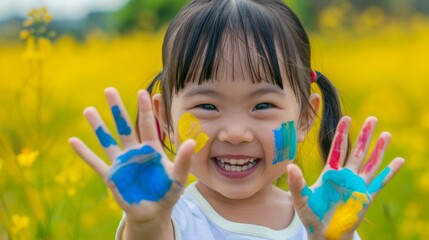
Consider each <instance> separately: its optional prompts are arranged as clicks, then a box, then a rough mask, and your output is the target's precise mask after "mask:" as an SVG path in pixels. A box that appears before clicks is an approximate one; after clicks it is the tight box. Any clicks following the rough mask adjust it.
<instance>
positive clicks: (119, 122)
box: [112, 105, 131, 136]
mask: <svg viewBox="0 0 429 240" xmlns="http://www.w3.org/2000/svg"><path fill="white" fill-rule="evenodd" d="M112 113H113V118H114V119H115V123H116V126H117V128H118V132H119V134H121V135H126V136H128V135H130V134H131V127H130V126H129V125H128V123H127V121H126V120H125V118H123V117H122V114H121V109H120V108H119V106H117V105H115V106H113V107H112Z"/></svg>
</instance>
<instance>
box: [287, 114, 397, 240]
mask: <svg viewBox="0 0 429 240" xmlns="http://www.w3.org/2000/svg"><path fill="white" fill-rule="evenodd" d="M376 121H377V120H376V119H375V118H374V117H369V118H368V119H367V120H366V121H365V123H364V126H363V128H362V130H361V132H360V135H359V139H358V141H357V143H356V145H355V147H354V149H353V151H352V153H351V154H350V156H348V159H347V161H345V160H346V157H347V156H346V155H347V142H348V133H349V129H350V122H351V119H350V118H349V117H343V118H342V119H341V120H340V122H339V124H338V127H337V130H336V133H335V137H334V140H333V143H332V146H331V150H330V154H329V157H328V161H327V164H326V165H325V167H324V169H323V171H322V173H321V174H320V177H319V178H318V180H317V181H316V183H315V184H314V185H313V186H311V187H308V186H307V185H306V183H305V180H304V178H303V176H302V173H301V170H300V169H299V168H298V167H297V166H296V165H293V164H291V165H290V166H288V174H289V177H288V182H289V188H290V191H291V195H292V201H293V204H294V206H295V209H296V211H297V213H298V215H299V216H300V218H301V220H302V222H303V223H304V225H305V226H306V227H307V231H308V233H309V239H352V238H353V234H354V231H355V230H356V228H357V227H358V226H359V224H360V222H361V221H362V219H363V216H364V215H365V213H366V211H367V209H368V206H369V205H370V204H371V202H372V201H373V200H374V198H375V196H376V195H377V193H378V192H379V191H380V190H381V188H382V187H383V186H384V185H385V184H387V183H388V182H389V181H390V179H391V178H392V177H393V176H394V175H395V174H396V172H397V171H398V170H399V169H400V167H401V166H402V164H403V163H404V160H403V159H402V158H395V159H394V160H393V161H391V162H390V164H389V165H388V166H387V167H386V168H385V169H384V170H383V171H382V172H381V173H379V174H378V175H377V176H376V177H375V178H373V177H374V175H375V174H376V172H377V170H378V168H379V167H380V165H381V163H382V159H383V155H384V152H385V149H386V147H387V144H388V142H389V140H390V138H391V135H390V134H389V133H388V132H383V133H382V134H381V135H380V136H379V138H378V140H377V144H376V147H375V149H374V150H373V152H372V154H371V155H370V157H369V159H368V161H366V163H365V165H364V160H365V157H366V155H367V152H368V148H369V143H370V139H371V137H372V134H373V132H374V127H375V124H376ZM345 162H346V163H345ZM344 163H345V164H344ZM362 166H363V167H362Z"/></svg>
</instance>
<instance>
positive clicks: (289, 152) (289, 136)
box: [273, 121, 298, 164]
mask: <svg viewBox="0 0 429 240" xmlns="http://www.w3.org/2000/svg"><path fill="white" fill-rule="evenodd" d="M273 135H274V160H273V164H277V163H279V162H283V161H284V160H294V158H295V155H296V148H297V142H298V140H297V137H296V129H295V123H294V121H288V122H285V123H282V124H281V125H280V127H278V128H276V129H274V130H273Z"/></svg>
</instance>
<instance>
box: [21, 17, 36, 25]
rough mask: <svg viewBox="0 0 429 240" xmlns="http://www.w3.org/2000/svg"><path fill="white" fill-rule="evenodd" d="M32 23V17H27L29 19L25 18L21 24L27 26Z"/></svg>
mask: <svg viewBox="0 0 429 240" xmlns="http://www.w3.org/2000/svg"><path fill="white" fill-rule="evenodd" d="M33 23H34V20H33V19H32V18H29V19H27V20H25V21H24V23H23V24H22V26H24V27H29V26H31V25H33Z"/></svg>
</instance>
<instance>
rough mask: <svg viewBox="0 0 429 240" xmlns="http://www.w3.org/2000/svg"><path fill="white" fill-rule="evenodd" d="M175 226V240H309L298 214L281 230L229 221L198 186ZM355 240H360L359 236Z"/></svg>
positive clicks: (176, 213) (188, 192) (176, 214)
mask: <svg viewBox="0 0 429 240" xmlns="http://www.w3.org/2000/svg"><path fill="white" fill-rule="evenodd" d="M172 222H173V226H174V235H175V240H201V239H204V240H268V239H270V240H286V239H290V240H294V239H296V240H302V239H307V231H306V230H305V227H304V225H303V224H302V222H301V220H300V219H299V217H298V214H296V213H295V214H294V217H293V219H292V222H291V223H290V224H289V226H287V227H286V228H284V229H281V230H273V229H270V228H267V227H262V226H259V225H253V224H245V223H237V222H231V221H229V220H226V219H225V218H223V217H222V216H220V215H219V214H218V213H217V212H216V211H215V210H214V209H213V207H212V206H211V205H210V204H209V202H208V201H207V200H206V199H205V198H204V197H203V195H201V193H200V192H199V191H198V189H197V187H196V186H195V183H193V184H191V185H189V186H188V187H187V188H186V189H185V192H184V194H183V195H182V196H181V197H180V199H179V201H178V202H177V203H176V205H175V206H174V208H173V214H172ZM124 224H125V221H124V218H122V220H121V222H120V224H119V226H118V230H117V232H116V239H118V240H119V239H121V235H122V231H123V227H124ZM354 239H360V238H359V236H358V235H357V234H356V233H355V236H354Z"/></svg>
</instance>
